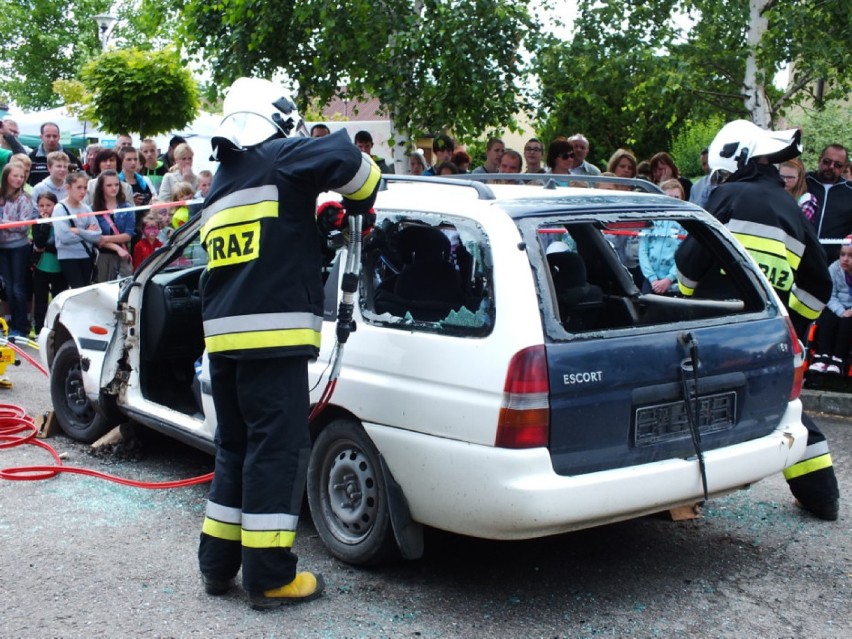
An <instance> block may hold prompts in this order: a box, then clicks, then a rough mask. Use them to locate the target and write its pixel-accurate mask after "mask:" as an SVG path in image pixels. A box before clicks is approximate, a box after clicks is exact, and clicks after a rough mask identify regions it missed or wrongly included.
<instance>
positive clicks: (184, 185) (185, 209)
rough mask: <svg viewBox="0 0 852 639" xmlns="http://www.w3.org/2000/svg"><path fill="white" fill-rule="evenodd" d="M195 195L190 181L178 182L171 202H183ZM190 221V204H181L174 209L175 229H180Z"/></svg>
mask: <svg viewBox="0 0 852 639" xmlns="http://www.w3.org/2000/svg"><path fill="white" fill-rule="evenodd" d="M193 195H195V189H194V188H193V187H192V184H190V183H189V182H178V183H177V184H176V185H175V187H174V189H173V190H172V197H171V200H170V201H171V202H181V201H184V200H191V199H192V196H193ZM187 221H189V206H186V205H184V206H179V207H177V208H174V209H172V221H171V225H172V228H173V229H178V228H180V227H181V226H183V225H184V224H186V223H187Z"/></svg>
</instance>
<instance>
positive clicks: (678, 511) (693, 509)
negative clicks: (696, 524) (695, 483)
mask: <svg viewBox="0 0 852 639" xmlns="http://www.w3.org/2000/svg"><path fill="white" fill-rule="evenodd" d="M669 517H671V520H672V521H687V520H688V519H700V518H701V505H700V504H692V505H691V506H678V507H677V508H672V509H670V510H669Z"/></svg>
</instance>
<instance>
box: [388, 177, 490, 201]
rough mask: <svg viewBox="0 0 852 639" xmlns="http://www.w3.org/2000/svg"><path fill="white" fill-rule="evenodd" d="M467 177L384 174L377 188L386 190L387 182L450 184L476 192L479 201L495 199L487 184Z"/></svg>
mask: <svg viewBox="0 0 852 639" xmlns="http://www.w3.org/2000/svg"><path fill="white" fill-rule="evenodd" d="M469 177H470V174H464V175H454V176H452V177H450V176H445V175H442V176H437V175H395V174H393V173H384V174H382V185H381V186H380V187H379V190H381V191H384V190H386V189H387V183H388V182H427V183H429V184H452V185H453V186H466V187H468V188H471V189H473V190H474V191H476V194H477V196H478V198H479V199H480V200H496V199H497V196H496V195H494V191H492V190H491V189H490V188H489V187H488V185H487V184H483V183H482V182H481V181H479V180H470V179H465V178H469ZM459 178H460V179H459Z"/></svg>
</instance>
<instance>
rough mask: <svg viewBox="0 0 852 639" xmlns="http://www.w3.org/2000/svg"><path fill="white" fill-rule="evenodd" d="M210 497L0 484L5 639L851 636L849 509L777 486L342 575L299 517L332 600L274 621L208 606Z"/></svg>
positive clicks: (99, 464) (843, 448)
mask: <svg viewBox="0 0 852 639" xmlns="http://www.w3.org/2000/svg"><path fill="white" fill-rule="evenodd" d="M8 376H9V378H10V379H11V380H12V381H13V382H14V388H12V389H11V390H8V391H5V390H0V401H7V402H14V403H16V404H20V405H22V406H24V407H26V408H27V409H28V410H29V411H30V412H31V413H38V412H41V411H42V410H45V409H47V408H49V405H50V402H49V398H48V395H47V392H46V390H47V386H46V381H45V380H44V379H43V378H42V377H40V376H39V375H38V374H37V373H35V372H34V371H33V370H32V369H29V368H21V369H10V370H9V371H8ZM806 401H808V402H812V401H813V402H816V401H820V402H827V401H828V400H827V399H826V395H825V394H822V395H815V394H812V393H809V394H808V397H807V398H806ZM832 401H833V402H835V403H834V404H832V405H838V406H840V403H842V401H845V400H844V399H843V398H834V399H833V400H832ZM824 405H828V404H824ZM838 410H843V411H846V413H845V414H846V415H852V411H848V410H847V408H845V407H839V408H838ZM817 420H818V422H819V423H820V425H821V426H823V427H824V428H825V430H826V433H827V434H828V436H829V438H830V441H831V445H832V451H833V456H834V459H835V465H836V466H837V468H838V475H839V478H840V481H841V486H842V488H841V490H842V492H843V493H844V494H845V495H849V494H852V470H850V468H852V421H850V420H848V419H845V418H837V417H829V416H825V415H818V416H817ZM51 443H52V444H53V445H55V446H56V447H57V449H58V450H60V451H62V452H63V453H65V454H67V455H68V456H69V458H68V459H67V463H68V464H72V465H78V466H86V467H93V468H97V469H98V470H102V471H106V472H113V473H116V474H119V475H122V476H125V477H133V478H140V479H145V480H148V481H156V480H160V481H162V480H167V479H176V478H184V477H190V476H195V475H200V474H203V473H206V472H209V471H210V470H211V468H212V460H211V459H210V458H209V457H208V456H206V455H204V454H201V453H199V452H197V451H194V450H192V449H189V448H186V447H184V446H181V445H179V444H176V443H174V442H171V441H169V440H166V439H163V438H161V437H158V436H154V435H147V436H143V440H142V444H143V449H142V451H141V459H139V460H132V459H130V460H116V459H114V458H107V459H101V458H95V457H92V456H90V455H89V454H88V451H87V447H85V446H82V445H79V444H75V443H73V442H70V441H69V440H67V439H66V438H64V437H56V438H53V439H52V440H51ZM47 459H48V458H47V456H46V454H45V453H44V452H43V451H39V450H36V449H33V448H31V447H23V448H15V449H13V450H7V451H0V467H3V468H5V467H8V466H16V465H23V464H34V463H46V461H47ZM204 498H205V488H204V487H203V486H196V487H192V488H185V489H180V490H169V491H144V490H141V489H136V488H129V487H124V486H120V485H116V484H112V483H107V482H104V481H101V480H97V479H90V478H84V477H79V476H63V477H60V478H57V479H53V480H49V481H42V482H5V481H0V548H2V553H3V560H2V568H0V601H2V610H0V638H2V639H6V638H7V637H10V638H11V637H25V638H29V637H33V638H41V637H81V638H83V637H85V638H89V637H205V638H206V637H252V638H254V637H312V638H323V639H344V638H346V639H350V638H351V639H355V638H382V637H388V638H397V637H412V638H418V639H424V638H425V639H438V638H452V637H461V638H467V637H470V638H475V639H481V638H486V639H487V638H497V637H501V638H502V637H507V638H509V637H511V638H514V637H524V638H526V637H546V638H548V639H552V638H567V637H690V638H692V637H807V638H808V639H810V638H812V637H846V636H849V628H850V627H852V617H850V610H852V584H851V583H850V582H851V581H852V535H850V529H849V514H848V513H849V510H848V501H844V502H842V505H841V518H840V520H839V521H838V522H834V523H826V522H820V521H817V520H814V519H813V518H811V517H809V516H808V515H806V514H804V513H802V512H801V511H799V510H798V509H797V508H796V507H795V506H794V505H793V503H792V500H791V498H790V495H789V492H788V491H787V489H786V485H785V484H784V482H783V480H782V479H781V478H780V477H772V478H769V479H767V480H765V481H763V482H761V483H759V484H758V485H756V486H754V487H752V489H750V490H748V491H741V492H737V493H735V494H732V495H729V496H727V497H725V498H722V499H716V500H712V501H711V502H710V503H708V504H707V505H706V507H705V509H704V516H703V518H701V519H699V520H696V521H687V522H677V523H674V522H671V521H668V520H667V519H666V518H664V517H646V518H643V519H639V520H635V521H631V522H624V523H621V524H616V525H612V526H605V527H601V528H596V529H593V530H588V531H582V532H578V533H573V534H569V535H560V536H558V537H552V538H548V539H541V540H533V541H527V542H519V543H496V542H485V541H481V540H474V539H468V538H463V537H459V536H456V535H449V534H446V533H440V532H437V531H428V534H427V538H426V556H425V557H424V558H423V559H422V560H419V561H416V562H400V563H396V564H391V565H388V566H385V567H382V568H379V569H374V570H361V569H354V568H351V567H348V566H346V565H343V564H340V563H339V562H336V561H335V560H333V559H331V558H330V557H329V555H328V554H327V553H326V552H325V550H324V548H323V547H322V545H321V544H320V542H319V540H318V538H317V536H316V533H315V531H314V530H313V528H312V526H311V523H310V518H309V517H303V521H302V524H301V525H300V530H299V537H298V540H297V551H298V553H299V555H300V557H301V559H302V563H303V565H304V566H306V567H309V568H311V569H315V570H319V571H321V572H323V573H324V574H325V576H326V580H327V583H328V590H327V594H326V596H325V597H324V598H322V599H321V600H319V601H317V602H314V603H311V604H306V605H304V606H300V607H294V608H291V609H286V610H281V611H275V612H272V613H260V612H255V611H253V610H251V609H249V608H248V606H247V605H246V600H245V594H244V593H243V592H242V590H241V589H235V590H234V591H233V592H232V593H230V594H228V595H227V596H225V597H223V598H210V597H207V596H206V595H204V594H203V592H202V591H201V588H200V586H199V583H198V578H197V575H196V563H195V547H196V543H197V538H198V537H197V535H198V530H199V526H200V524H201V520H202V517H203V506H204Z"/></svg>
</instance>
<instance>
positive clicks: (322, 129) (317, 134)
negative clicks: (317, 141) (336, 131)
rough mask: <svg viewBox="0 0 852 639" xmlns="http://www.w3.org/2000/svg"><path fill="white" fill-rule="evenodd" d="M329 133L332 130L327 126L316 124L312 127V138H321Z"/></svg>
mask: <svg viewBox="0 0 852 639" xmlns="http://www.w3.org/2000/svg"><path fill="white" fill-rule="evenodd" d="M329 133H331V129H329V128H328V127H327V126H326V125H325V124H315V125H313V126H312V127H311V137H312V138H321V137H324V136H326V135H328V134H329Z"/></svg>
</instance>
